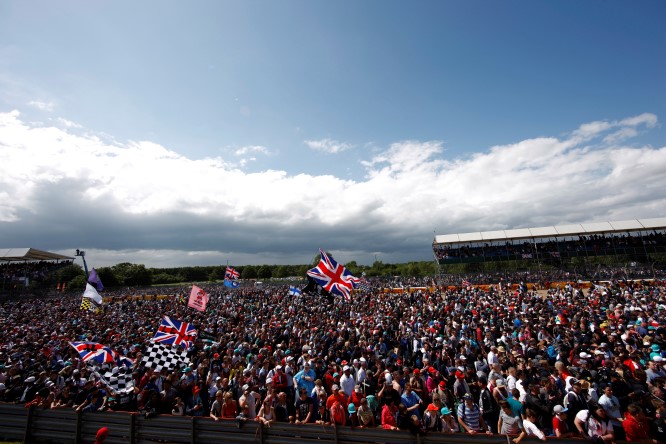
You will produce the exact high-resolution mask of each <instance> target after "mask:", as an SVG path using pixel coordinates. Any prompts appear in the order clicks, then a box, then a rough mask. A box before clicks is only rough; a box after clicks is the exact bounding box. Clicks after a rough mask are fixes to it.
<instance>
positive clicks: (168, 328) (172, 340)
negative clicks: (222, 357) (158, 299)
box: [152, 316, 198, 348]
mask: <svg viewBox="0 0 666 444" xmlns="http://www.w3.org/2000/svg"><path fill="white" fill-rule="evenodd" d="M197 333H198V331H197V329H196V328H194V326H193V325H192V324H190V323H188V322H183V321H179V320H177V319H171V318H170V317H169V316H164V319H162V322H161V323H160V326H159V328H158V329H157V332H156V333H155V336H154V337H153V339H152V341H153V342H159V343H162V344H165V345H182V346H183V347H185V348H190V347H191V346H192V344H193V343H194V338H195V337H196V336H197Z"/></svg>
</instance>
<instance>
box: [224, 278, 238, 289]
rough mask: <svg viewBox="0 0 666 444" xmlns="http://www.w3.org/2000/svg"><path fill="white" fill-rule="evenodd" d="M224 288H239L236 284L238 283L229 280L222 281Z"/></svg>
mask: <svg viewBox="0 0 666 444" xmlns="http://www.w3.org/2000/svg"><path fill="white" fill-rule="evenodd" d="M224 286H225V287H228V288H238V286H240V284H239V283H238V281H232V280H229V279H225V280H224Z"/></svg>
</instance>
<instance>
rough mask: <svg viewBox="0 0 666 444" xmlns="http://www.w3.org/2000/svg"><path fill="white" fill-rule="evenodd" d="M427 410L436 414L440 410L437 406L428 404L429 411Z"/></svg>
mask: <svg viewBox="0 0 666 444" xmlns="http://www.w3.org/2000/svg"><path fill="white" fill-rule="evenodd" d="M427 410H430V411H433V412H436V411H437V410H439V409H438V408H437V406H436V405H435V404H428V409H427Z"/></svg>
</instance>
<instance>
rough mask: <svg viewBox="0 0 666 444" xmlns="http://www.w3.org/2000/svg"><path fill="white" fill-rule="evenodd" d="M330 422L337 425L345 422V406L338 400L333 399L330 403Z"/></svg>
mask: <svg viewBox="0 0 666 444" xmlns="http://www.w3.org/2000/svg"><path fill="white" fill-rule="evenodd" d="M331 422H332V423H334V424H337V425H345V423H346V422H347V414H346V412H345V407H344V406H343V405H342V403H341V402H340V401H335V402H334V403H333V405H331Z"/></svg>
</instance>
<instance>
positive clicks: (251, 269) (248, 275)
mask: <svg viewBox="0 0 666 444" xmlns="http://www.w3.org/2000/svg"><path fill="white" fill-rule="evenodd" d="M241 277H242V278H243V279H256V278H257V267H255V266H254V265H247V266H245V267H243V270H242V271H241Z"/></svg>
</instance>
